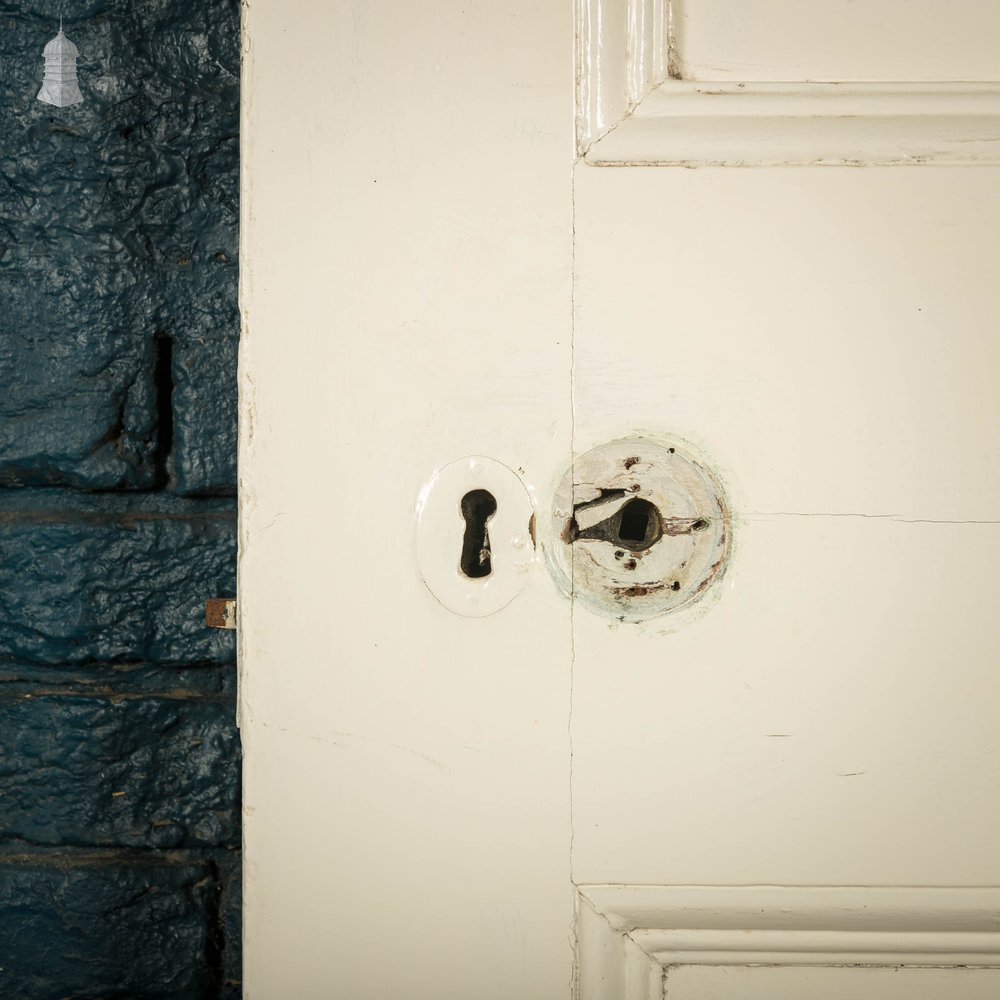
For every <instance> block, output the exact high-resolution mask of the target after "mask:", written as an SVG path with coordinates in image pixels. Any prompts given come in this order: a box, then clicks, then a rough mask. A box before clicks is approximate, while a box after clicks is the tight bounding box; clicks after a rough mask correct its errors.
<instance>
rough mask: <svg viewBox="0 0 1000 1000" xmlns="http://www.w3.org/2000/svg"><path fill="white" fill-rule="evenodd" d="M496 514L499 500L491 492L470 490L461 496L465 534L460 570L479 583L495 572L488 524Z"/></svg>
mask: <svg viewBox="0 0 1000 1000" xmlns="http://www.w3.org/2000/svg"><path fill="white" fill-rule="evenodd" d="M496 512H497V501H496V497H494V496H493V494H492V493H490V491H489V490H470V491H469V492H468V493H466V494H465V496H464V497H462V517H463V518H465V535H464V537H463V539H462V558H461V560H460V561H459V568H460V569H461V570H462V573H463V574H464V575H465V576H467V577H469V579H471V580H480V579H482V578H483V577H485V576H489V575H490V573H492V572H493V564H492V560H491V557H490V533H489V528H488V525H489V522H490V519H491V518H492V517H493V515H494V514H495V513H496Z"/></svg>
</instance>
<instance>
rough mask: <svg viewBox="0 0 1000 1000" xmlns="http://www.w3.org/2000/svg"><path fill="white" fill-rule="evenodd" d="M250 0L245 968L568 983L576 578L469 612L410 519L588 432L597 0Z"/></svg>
mask: <svg viewBox="0 0 1000 1000" xmlns="http://www.w3.org/2000/svg"><path fill="white" fill-rule="evenodd" d="M245 16H246V19H247V23H246V32H245V45H244V48H245V50H246V64H245V75H244V123H243V124H244V130H243V143H244V145H243V157H242V159H243V185H244V186H243V201H242V205H243V230H242V231H243V261H244V272H243V289H242V298H243V307H244V314H245V327H244V340H243V354H242V375H241V379H242V390H243V400H242V417H243V421H242V452H241V476H242V493H241V504H242V508H241V513H242V529H241V541H242V552H241V564H240V591H239V595H240V601H241V609H240V610H241V622H240V638H241V653H242V691H241V699H242V714H243V718H242V727H243V728H242V732H243V738H244V741H245V753H246V786H245V828H244V829H245V837H246V855H245V865H246V869H245V878H246V914H247V916H246V924H245V936H246V939H245V949H246V971H245V988H246V996H248V997H250V998H253V1000H261V998H288V997H295V998H297V1000H307V998H310V997H322V998H328V997H343V998H351V1000H365V998H370V1000H391V998H394V997H406V998H407V1000H417V998H421V997H427V998H434V1000H442V998H444V997H456V998H458V997H477V998H488V997H494V998H497V1000H510V998H511V997H518V998H526V1000H530V998H545V1000H547V998H549V997H553V996H559V995H565V994H566V993H567V991H568V988H569V985H568V984H569V981H570V976H571V969H572V955H573V952H572V944H571V923H572V919H573V890H572V886H571V884H570V880H569V838H570V819H569V816H570V813H569V785H568V781H567V774H568V757H569V749H568V735H567V713H568V707H569V701H568V692H569V671H568V667H569V646H570V638H569V605H568V603H567V602H566V601H565V600H564V599H563V598H561V597H560V596H559V595H557V594H556V593H555V591H554V589H553V588H552V586H551V584H550V582H549V580H548V576H547V574H546V573H545V572H544V570H541V569H540V571H539V572H538V573H536V574H533V575H532V577H531V580H530V581H529V585H528V586H527V587H526V589H525V591H524V592H522V593H521V594H520V595H519V596H518V597H517V598H516V599H515V600H514V601H513V602H512V603H511V604H510V606H509V607H507V608H506V609H504V611H503V612H500V613H498V614H497V615H495V616H492V617H489V618H485V619H473V618H464V617H461V616H458V615H455V614H452V613H451V612H450V611H448V610H446V609H445V608H444V607H443V606H442V605H441V604H440V603H439V602H438V601H437V600H436V599H435V598H434V597H433V596H432V595H431V593H430V592H429V591H428V590H427V588H426V587H425V586H424V583H423V581H422V579H421V575H420V572H419V569H418V566H417V561H416V558H415V556H414V537H415V515H416V505H417V500H418V497H419V495H420V492H421V489H422V488H423V487H424V485H425V484H426V483H427V481H428V479H429V477H430V476H431V474H432V473H433V472H434V470H435V469H438V468H440V467H441V466H442V465H444V464H446V463H448V462H450V461H452V460H453V459H455V458H457V457H460V456H462V455H474V454H485V455H487V456H489V457H491V458H494V459H496V460H498V461H500V462H502V463H504V464H505V465H507V466H509V467H510V468H512V469H514V470H517V469H518V468H519V467H520V468H523V469H524V470H525V471H526V476H525V479H526V481H527V483H528V485H533V484H535V483H537V482H539V481H541V482H546V481H547V478H548V477H549V475H551V474H553V473H554V471H555V470H557V469H561V468H562V467H563V465H564V463H565V461H566V458H567V456H568V454H569V451H570V444H569V441H570V414H571V411H570V405H569V391H570V385H569V378H568V372H569V368H570V324H571V310H570V291H571V289H570V266H571V234H572V217H571V208H572V202H571V190H570V183H569V178H570V174H569V170H570V165H571V162H572V157H573V118H574V112H573V15H572V10H571V8H570V6H569V5H568V4H541V5H538V4H535V3H532V2H528V0H525V2H505V3H503V4H494V3H483V4H465V3H458V2H453V0H438V2H433V3H421V4H401V3H393V4H353V5H348V4H321V3H316V2H312V0H292V2H287V3H282V4H273V3H272V4H266V3H262V4H251V5H250V6H249V8H248V9H247V11H246V15H245ZM318 82H321V83H322V90H321V93H320V94H319V95H317V91H316V86H317V83H318ZM303 93H308V94H312V95H316V96H314V97H313V98H310V99H309V100H304V99H303V98H302V94H303Z"/></svg>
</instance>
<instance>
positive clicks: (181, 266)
mask: <svg viewBox="0 0 1000 1000" xmlns="http://www.w3.org/2000/svg"><path fill="white" fill-rule="evenodd" d="M59 13H63V14H64V15H66V19H65V28H66V33H67V35H68V36H69V37H70V38H71V39H72V40H73V41H74V42H75V44H76V45H77V46H78V47H79V49H80V60H79V63H78V73H79V79H80V87H81V91H82V93H83V96H84V102H83V103H82V104H79V105H76V106H73V107H70V108H53V107H52V106H50V105H47V104H43V103H41V102H40V101H37V100H35V95H36V94H37V92H38V88H39V84H40V80H41V73H42V47H43V46H44V44H45V42H46V41H48V39H49V38H50V37H51V36H52V34H54V29H55V27H56V23H55V21H54V20H53V18H54V17H56V16H57V15H58V14H59ZM0 15H2V18H3V32H2V33H0V61H2V63H3V67H4V72H3V73H2V74H0V135H2V136H3V143H2V144H0V299H2V301H3V304H4V308H3V311H2V312H0V343H3V345H4V350H3V351H2V352H0V386H2V387H3V392H2V393H0V485H28V486H31V485H42V486H51V485H65V486H73V487H81V488H86V489H102V490H103V489H114V488H143V489H148V488H151V487H158V486H163V485H166V484H167V482H168V481H169V482H170V483H171V484H173V485H174V486H176V487H179V488H180V489H181V490H185V491H188V490H190V491H192V492H214V493H219V492H222V493H232V492H233V489H234V485H235V477H234V474H233V473H234V462H235V420H234V409H233V399H234V382H233V380H232V379H231V378H230V379H227V380H226V382H225V385H224V388H223V387H222V386H220V389H221V391H219V392H217V393H215V394H204V393H203V394H201V395H200V396H199V398H197V399H192V400H191V402H194V403H196V404H197V405H198V407H199V409H200V411H201V413H200V420H201V421H202V422H203V423H204V425H205V426H208V427H210V428H211V433H210V434H203V435H196V434H190V433H188V434H184V435H179V436H178V441H177V444H178V447H177V448H176V449H171V448H170V437H171V428H170V427H164V426H163V425H162V422H158V415H160V414H162V413H163V412H164V410H166V409H169V406H170V402H171V390H172V386H171V384H170V380H169V375H170V372H169V370H167V371H166V372H161V373H160V374H161V376H162V377H161V378H160V379H159V380H156V379H155V378H154V376H155V375H156V374H157V366H156V364H155V360H156V358H155V356H156V354H157V351H158V347H159V348H162V346H163V343H164V341H163V336H164V335H165V336H166V337H167V338H172V339H176V340H177V341H179V342H180V341H183V342H184V343H185V344H189V345H190V344H201V343H203V342H204V343H208V342H211V341H215V340H221V341H223V342H224V343H227V344H231V343H232V339H233V338H234V337H235V336H236V335H237V334H238V330H239V319H238V308H237V299H236V281H237V272H236V268H237V247H238V243H237V210H238V172H237V162H238V122H239V91H238V79H239V42H238V29H239V9H238V4H237V2H236V0H207V2H204V3H198V2H195V0H102V2H100V3H96V2H85V0H81V2H80V3H77V4H73V5H71V6H70V7H66V8H65V9H63V8H60V10H58V11H57V10H55V9H54V8H53V7H52V5H51V3H49V2H47V0H13V2H10V0H8V2H6V3H2V4H0ZM157 335H159V340H158V336H157ZM222 351H223V353H224V352H225V348H222ZM187 353H188V357H187V358H186V362H185V363H186V364H188V365H190V366H191V367H190V368H189V369H188V371H189V374H188V375H187V376H186V378H187V379H188V380H189V381H191V380H192V379H193V380H195V381H197V380H198V379H201V380H205V379H209V378H211V377H212V376H213V374H216V373H217V360H218V352H213V351H205V352H196V351H188V352H187ZM202 362H204V364H205V366H206V368H207V374H203V373H201V372H198V371H196V368H197V366H198V364H200V363H202ZM213 366H216V367H213ZM180 402H182V403H183V400H181V401H180ZM186 419H188V415H187V414H183V413H182V414H179V422H180V423H181V424H183V423H184V421H185V420H186Z"/></svg>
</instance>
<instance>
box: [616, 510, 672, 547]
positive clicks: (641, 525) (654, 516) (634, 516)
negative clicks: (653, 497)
mask: <svg viewBox="0 0 1000 1000" xmlns="http://www.w3.org/2000/svg"><path fill="white" fill-rule="evenodd" d="M617 534H618V538H619V539H620V540H621V541H622V543H623V544H624V546H625V548H628V549H631V550H632V551H633V552H640V551H642V550H643V549H648V548H649V547H650V546H651V545H654V544H655V543H656V542H658V541H659V540H660V537H661V536H662V534H663V529H662V526H661V523H660V512H659V511H658V510H657V509H656V507H654V506H653V504H651V503H650V502H649V501H648V500H643V499H642V498H641V497H636V498H635V499H634V500H629V502H628V503H627V504H625V506H624V507H622V509H621V511H620V512H619V521H618V532H617Z"/></svg>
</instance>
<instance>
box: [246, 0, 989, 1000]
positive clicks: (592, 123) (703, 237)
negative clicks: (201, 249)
mask: <svg viewBox="0 0 1000 1000" xmlns="http://www.w3.org/2000/svg"><path fill="white" fill-rule="evenodd" d="M858 6H859V5H855V4H852V3H850V2H848V0H843V2H832V3H831V2H829V0H828V2H824V3H819V2H818V0H817V2H810V3H802V2H798V3H795V4H792V3H780V4H778V3H770V2H768V3H763V2H758V3H751V4H747V3H740V4H737V3H734V2H732V0H683V2H681V0H677V2H675V3H674V4H673V5H670V4H667V3H666V2H664V4H662V5H661V4H659V3H657V2H655V0H629V2H626V0H621V2H611V0H608V2H604V0H580V4H579V5H578V9H577V10H574V9H573V8H572V6H571V4H569V3H568V2H559V3H542V4H538V3H532V2H528V0H505V2H504V3H480V2H469V0H466V2H461V0H436V2H432V3H426V4H403V3H383V4H364V3H360V2H358V3H350V4H349V3H333V4H319V3H316V2H312V0H290V2H286V3H284V4H282V5H280V6H279V5H269V6H268V5H251V6H248V7H247V8H246V24H245V33H244V38H245V41H244V51H245V68H244V111H243V114H244V121H243V136H244V146H243V164H244V167H243V171H244V174H243V211H244V217H243V234H244V239H243V279H242V280H243V284H242V298H243V303H244V337H243V355H242V362H241V369H242V370H241V385H242V410H241V412H242V436H241V497H242V507H241V562H240V594H239V597H240V644H241V657H242V670H241V684H242V688H241V713H242V720H241V721H242V729H243V735H244V744H245V756H246V768H245V777H246V788H245V801H246V807H245V841H246V853H245V900H246V902H245V906H246V912H245V962H246V968H245V990H246V995H247V996H248V997H253V998H272V997H290V996H294V997H298V998H307V997H345V998H352V1000H354V998H356V1000H362V998H373V1000H392V998H397V997H399V998H402V997H406V998H407V1000H414V998H422V997H427V998H436V1000H440V998H456V1000H462V998H473V997H475V998H477V1000H479V998H497V1000H500V998H503V1000H522V998H523V1000H530V998H540V1000H549V998H557V997H563V998H566V997H573V996H578V997H579V998H580V1000H639V998H642V1000H652V998H654V997H655V998H661V997H664V996H666V997H668V998H669V1000H709V998H716V997H718V998H722V997H725V998H727V1000H764V998H767V1000H784V998H793V997H796V998H797V997H810V998H818V1000H832V998H852V1000H854V998H861V1000H865V998H871V1000H875V998H878V1000H887V998H892V997H896V996H899V997H903V996H906V997H908V998H912V997H917V998H932V997H943V996H948V997H957V998H980V997H982V998H986V997H993V996H996V995H998V993H1000V978H998V977H1000V971H998V967H1000V889H998V888H997V886H998V885H1000V870H998V869H1000V857H998V852H997V848H996V844H997V842H998V834H1000V814H998V810H997V808H996V796H995V786H996V776H997V768H998V745H1000V735H998V727H997V725H996V712H997V710H996V705H997V703H998V702H997V698H998V694H1000V691H998V687H1000V682H998V680H997V669H996V668H997V660H998V655H997V650H998V646H1000V624H998V621H1000V619H998V617H997V615H996V613H995V611H994V604H995V600H996V596H995V595H996V585H995V581H994V576H995V572H994V566H995V563H996V561H997V556H998V555H1000V448H998V447H997V443H996V442H997V439H998V434H1000V420H998V417H1000V401H998V394H997V392H996V370H997V362H998V360H1000V351H998V348H997V346H996V341H997V327H998V320H1000V283H998V282H997V280H996V264H995V262H996V260H997V259H998V256H1000V226H998V225H997V219H998V214H1000V173H998V171H1000V166H998V164H1000V159H998V156H997V142H996V137H997V136H998V135H1000V130H998V128H1000V85H994V84H992V83H991V82H990V81H991V80H997V79H1000V65H998V62H1000V60H998V57H997V49H996V46H995V45H994V44H992V41H990V42H989V44H987V42H986V41H984V40H986V39H990V40H992V39H995V38H996V37H997V29H998V28H1000V14H998V13H997V12H995V11H994V10H993V9H992V8H989V7H988V6H987V5H984V4H980V3H977V2H973V0H965V2H962V3H956V4H953V5H952V6H951V7H950V8H949V12H948V18H949V24H948V28H949V30H948V32H947V33H946V35H947V38H946V39H944V38H943V34H942V31H941V24H940V20H939V17H938V16H934V17H931V14H930V12H929V11H930V5H927V9H925V8H924V5H915V4H910V3H906V2H903V0H878V2H873V3H870V4H866V5H860V6H863V8H864V9H863V10H860V11H859V10H857V9H855V8H856V7H858ZM918 8H919V9H918ZM677 77H685V79H678V78H677ZM816 80H826V81H841V82H840V83H835V82H827V83H819V84H817V83H808V82H806V81H816ZM900 80H904V81H909V83H899V82H898V81H900ZM955 81H963V82H959V83H956V82H955ZM622 439H624V440H625V441H627V442H628V443H627V444H615V445H612V446H611V447H610V448H608V449H606V450H605V452H603V453H601V452H598V454H604V455H605V456H610V457H607V458H606V462H605V464H604V465H602V464H601V461H600V460H598V459H595V458H594V454H595V452H594V449H600V448H601V447H602V446H607V445H609V444H610V443H612V442H618V441H621V440H622ZM670 449H673V451H671V450H670ZM633 460H634V461H633ZM619 465H620V467H619ZM477 491H486V492H488V493H489V494H490V495H491V496H492V500H491V501H490V502H489V503H490V504H492V506H490V505H489V504H487V506H485V507H483V506H482V505H481V504H480V506H476V504H477V503H479V502H480V501H482V494H480V493H477ZM601 491H604V492H603V493H602V492H601ZM477 497H478V500H477ZM463 499H467V500H468V504H469V506H467V508H466V509H465V510H464V511H463V509H462V500H463ZM635 500H641V501H643V502H644V503H645V505H646V506H642V505H640V506H631V507H628V509H627V510H626V506H627V505H628V504H629V503H632V502H634V501H635ZM482 502H485V501H482ZM487 517H489V518H490V519H489V520H486V518H487ZM477 532H478V534H477ZM619 553H620V554H619ZM487 570H488V572H487ZM630 574H632V575H630ZM633 580H634V583H633V582H631V581H633ZM702 584H704V586H702ZM567 591H570V592H571V593H567ZM659 612H663V613H662V614H661V613H659Z"/></svg>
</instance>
